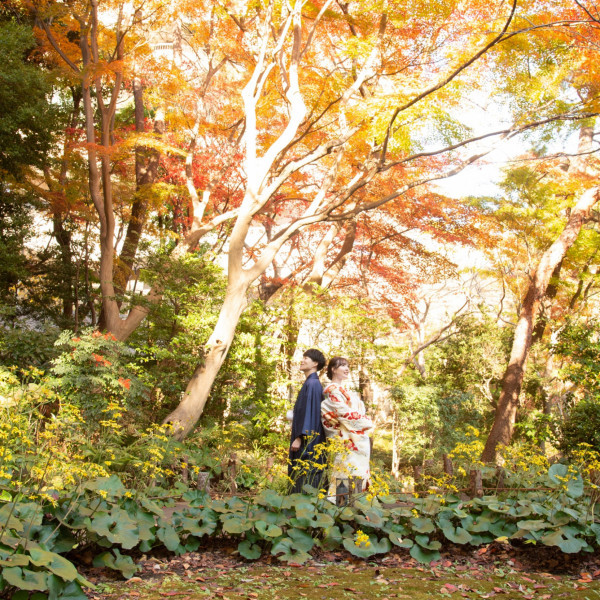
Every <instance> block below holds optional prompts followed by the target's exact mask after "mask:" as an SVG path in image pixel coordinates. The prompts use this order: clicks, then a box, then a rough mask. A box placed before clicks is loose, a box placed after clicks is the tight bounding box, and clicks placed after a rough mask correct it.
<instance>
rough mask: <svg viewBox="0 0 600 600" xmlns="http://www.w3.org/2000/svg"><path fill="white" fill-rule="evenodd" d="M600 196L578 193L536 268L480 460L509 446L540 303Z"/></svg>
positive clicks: (599, 192) (591, 192)
mask: <svg viewBox="0 0 600 600" xmlns="http://www.w3.org/2000/svg"><path fill="white" fill-rule="evenodd" d="M599 199H600V188H598V187H592V188H591V189H589V190H586V191H585V192H584V193H583V194H582V195H581V197H580V198H579V200H578V201H577V203H576V204H575V206H574V207H573V208H572V210H571V214H570V216H569V219H568V221H567V223H566V225H565V227H564V229H563V231H562V232H561V234H560V235H559V236H558V238H557V239H556V241H555V242H554V243H553V244H552V245H551V246H550V247H549V248H548V249H547V250H546V251H545V252H544V254H543V255H542V258H541V260H540V262H539V264H538V266H537V268H536V270H535V273H534V275H533V279H532V281H531V283H530V285H529V288H528V290H527V294H526V296H525V298H524V299H523V303H522V307H521V311H520V313H519V319H518V321H517V326H516V328H515V333H514V338H513V343H512V350H511V354H510V358H509V361H508V366H507V367H506V371H505V372H504V376H503V378H502V392H501V393H500V398H499V400H498V405H497V408H496V414H495V417H494V423H493V424H492V429H491V430H490V433H489V435H488V438H487V440H486V444H485V447H484V449H483V453H482V455H481V460H483V461H487V462H491V461H493V460H495V458H496V447H497V446H498V444H503V445H508V443H509V442H510V440H511V438H512V434H513V429H514V424H515V419H516V414H517V408H518V405H519V394H520V392H521V385H522V383H523V375H524V372H525V363H526V361H527V356H528V354H529V349H530V347H531V341H532V335H533V327H534V324H535V319H536V317H537V315H538V311H539V307H540V303H541V301H542V299H543V298H544V296H545V294H546V291H547V288H548V284H549V282H550V277H551V276H552V273H553V272H554V270H555V269H556V268H557V266H558V265H559V264H560V263H561V261H562V260H563V259H564V257H565V255H566V253H567V251H568V250H569V248H570V247H571V246H572V245H573V243H574V242H575V240H576V239H577V236H578V235H579V232H580V230H581V228H582V227H583V225H584V224H585V223H586V221H587V220H589V218H590V213H591V210H592V208H593V207H594V205H595V204H596V203H597V202H598V200H599Z"/></svg>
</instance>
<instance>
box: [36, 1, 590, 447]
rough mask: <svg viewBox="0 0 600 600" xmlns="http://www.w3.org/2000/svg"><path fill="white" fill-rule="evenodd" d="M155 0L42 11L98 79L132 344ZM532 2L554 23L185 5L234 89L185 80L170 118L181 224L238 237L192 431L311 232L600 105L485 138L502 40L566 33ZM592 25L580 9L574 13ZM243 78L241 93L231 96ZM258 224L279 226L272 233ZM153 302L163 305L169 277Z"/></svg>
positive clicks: (192, 232) (187, 239)
mask: <svg viewBox="0 0 600 600" xmlns="http://www.w3.org/2000/svg"><path fill="white" fill-rule="evenodd" d="M153 6H154V5H153V4H151V3H144V6H143V7H142V5H141V4H140V5H139V6H134V7H133V9H134V10H133V11H132V10H129V9H130V8H132V7H130V6H129V5H126V4H125V3H121V2H107V3H105V4H103V5H102V7H103V8H107V9H112V10H113V12H112V13H109V12H107V13H105V15H106V16H108V15H110V14H112V15H114V16H115V18H114V26H113V27H112V28H110V27H108V21H106V16H105V21H106V22H104V21H103V20H102V19H101V18H100V17H101V15H100V12H99V2H98V1H97V0H89V2H88V1H83V0H81V1H80V2H76V3H71V4H70V5H69V7H68V10H67V7H66V5H63V4H62V3H55V2H45V3H43V4H42V5H41V6H37V7H35V10H36V11H37V12H36V14H37V15H38V18H39V23H40V25H41V26H42V28H43V29H44V32H45V36H46V39H47V41H48V42H49V46H48V48H49V51H50V50H52V51H53V52H54V53H56V54H58V55H59V56H60V57H61V60H62V61H63V63H64V64H66V65H68V67H69V69H70V72H71V73H72V76H73V77H75V78H76V79H78V80H79V81H81V85H82V90H83V92H82V97H83V105H84V113H85V124H86V136H87V145H86V153H87V159H88V165H89V184H90V185H89V188H90V196H91V198H92V201H93V203H94V206H95V208H96V211H97V215H98V220H99V223H100V249H101V260H100V286H101V292H102V299H103V313H104V323H105V325H106V327H107V329H108V330H109V331H111V332H113V333H114V334H115V335H116V336H117V337H118V338H120V339H125V338H126V337H127V336H128V335H130V333H131V332H132V331H133V330H134V329H135V327H137V325H138V324H139V323H140V322H141V320H142V319H143V318H144V316H145V315H146V314H147V308H146V307H144V306H141V305H134V306H133V307H132V309H131V310H130V312H129V314H128V316H127V317H126V318H125V319H122V318H121V315H120V310H121V307H120V306H119V302H118V298H117V289H116V287H115V281H114V262H115V261H114V258H115V248H114V234H115V214H114V204H115V202H116V200H117V198H116V196H115V189H116V187H115V185H114V178H115V173H114V171H113V170H112V168H111V167H112V166H113V157H114V155H115V152H114V151H115V145H114V144H113V140H112V136H113V133H114V117H115V110H116V102H117V99H118V97H119V94H120V93H121V91H122V85H123V82H124V80H125V65H127V64H128V62H127V58H128V48H129V47H128V46H127V41H128V40H131V39H135V34H136V31H139V29H138V26H139V23H140V21H141V18H142V17H141V16H140V15H142V16H143V15H147V14H148V11H151V10H152V9H153ZM142 8H143V11H142ZM155 8H156V9H157V10H159V9H160V11H161V13H160V14H161V18H164V17H165V16H166V15H167V13H166V12H165V11H166V9H165V7H164V5H162V4H160V3H158V4H157V5H156V7H155ZM138 9H139V10H138ZM525 9H526V10H529V9H531V11H532V13H535V14H534V16H535V20H536V22H538V23H539V24H537V25H535V26H533V27H531V26H530V24H529V22H528V21H527V20H526V18H527V17H528V15H527V14H526V13H525V12H524V13H523V21H518V19H517V21H518V23H521V22H522V23H525V25H524V26H523V27H522V28H521V29H519V24H518V23H517V21H515V16H516V15H517V6H516V3H514V4H513V5H512V7H511V8H507V9H506V11H505V15H504V16H503V17H502V18H500V19H499V18H498V17H497V15H496V9H495V7H491V6H488V5H485V4H483V5H479V4H478V3H472V4H469V5H467V6H465V5H464V4H462V3H456V5H452V6H450V5H444V6H441V5H439V6H438V5H435V6H432V5H431V4H430V3H424V4H423V6H419V5H411V7H410V10H409V11H408V12H407V10H406V9H405V7H402V6H398V5H396V4H388V3H385V2H379V1H378V2H375V3H373V2H362V1H361V2H355V3H352V4H346V3H343V2H338V3H334V2H333V0H326V1H325V2H322V3H319V4H317V3H315V4H310V5H306V6H303V5H302V4H301V3H300V2H289V3H283V4H281V5H279V4H277V3H274V2H267V3H265V5H262V4H259V5H256V4H255V3H251V4H249V5H248V6H244V5H241V4H239V5H238V6H237V7H236V8H232V7H229V6H228V5H221V4H215V3H207V4H203V3H186V2H182V3H181V4H177V5H176V6H175V5H174V6H173V8H170V10H180V11H181V13H182V14H183V15H184V14H186V12H187V13H189V14H190V15H192V18H193V19H194V20H195V21H194V22H195V23H205V24H207V25H206V26H199V27H198V28H197V29H196V30H194V28H193V27H192V28H190V31H191V36H190V47H192V48H200V47H202V43H200V42H203V43H204V46H208V50H206V51H205V53H204V54H200V53H198V60H197V61H196V65H197V69H196V70H197V72H203V73H205V77H204V79H203V82H208V83H209V84H210V85H211V86H213V83H214V82H217V83H218V84H219V86H220V87H216V86H214V87H212V89H213V90H219V91H220V94H221V95H224V94H225V90H229V94H228V97H227V102H219V100H220V99H221V98H220V97H219V94H218V93H217V98H216V99H215V98H210V97H209V95H207V94H206V93H205V92H206V90H205V89H204V87H203V85H200V86H199V87H197V88H196V89H195V90H193V89H192V88H193V86H190V87H189V88H186V89H189V91H190V94H189V95H188V97H187V100H186V97H185V94H184V95H183V97H182V98H181V101H180V103H179V106H178V111H179V112H178V117H177V118H175V116H174V117H173V118H172V120H171V123H172V124H173V126H174V127H175V128H178V130H179V132H183V131H185V134H184V135H181V136H180V137H181V139H182V141H185V142H186V143H187V147H188V150H187V152H185V153H184V154H185V160H186V183H187V184H188V185H187V189H188V193H189V208H188V213H187V215H188V222H189V227H188V228H187V229H186V230H185V231H183V232H181V233H180V235H179V239H178V242H177V246H176V248H175V249H174V251H173V252H174V255H175V256H178V255H182V254H185V253H186V252H188V251H193V250H194V248H195V246H196V244H197V243H198V242H199V240H201V239H202V238H203V236H205V235H206V234H208V233H213V234H215V235H217V236H221V239H222V242H223V245H226V247H227V253H228V271H227V274H228V286H227V291H226V294H225V298H224V302H223V306H222V309H221V313H220V316H219V319H218V321H217V324H216V326H215V329H214V331H213V332H212V334H211V336H210V337H209V340H208V341H207V343H206V345H205V346H204V348H203V353H202V354H203V357H202V363H201V365H200V366H199V367H198V369H197V370H196V372H195V374H194V376H193V378H192V379H191V381H190V383H189V385H188V387H187V390H186V394H185V395H184V398H183V400H182V403H181V404H180V406H179V407H178V408H177V409H176V410H175V411H174V412H173V413H172V414H171V415H170V416H169V417H168V419H167V420H168V421H170V422H172V423H173V424H174V425H175V429H176V430H177V432H178V433H177V435H178V436H179V437H183V436H184V435H185V434H186V433H187V432H189V431H190V430H191V428H192V427H193V426H194V424H195V422H196V421H197V419H198V417H199V415H200V414H201V413H202V410H203V408H204V405H205V403H206V401H207V398H208V395H209V391H210V387H211V385H212V383H213V381H214V379H215V377H216V374H217V372H218V370H219V368H220V367H221V365H222V363H223V361H224V359H225V356H226V355H227V351H228V349H229V347H230V345H231V343H232V340H233V336H234V332H235V327H236V324H237V322H238V321H239V318H240V315H241V313H242V311H243V310H244V308H245V306H246V304H247V298H246V295H247V292H248V290H249V289H250V286H251V285H252V284H253V283H254V282H255V281H256V280H257V279H258V278H260V277H261V275H262V274H263V273H265V271H266V270H267V269H268V268H269V267H270V265H271V264H272V263H273V260H274V258H275V257H276V255H277V254H278V252H280V251H282V250H283V249H284V248H290V246H291V245H293V243H294V239H295V237H296V236H297V235H298V234H299V232H300V231H301V230H302V229H305V228H312V227H314V226H316V227H319V223H325V222H327V223H330V224H333V225H335V229H334V231H335V230H338V231H339V232H340V233H342V232H343V235H344V236H346V237H347V238H348V240H349V242H350V241H351V238H352V236H353V233H352V230H353V227H354V225H353V222H356V220H357V218H358V217H359V215H361V214H363V213H365V212H370V211H374V210H376V209H378V208H380V207H382V206H384V205H386V204H388V205H389V204H391V203H393V202H394V201H395V200H396V199H398V198H401V197H403V196H404V197H410V195H411V194H412V192H413V190H416V189H418V188H420V189H422V190H425V189H426V186H427V185H428V184H429V183H431V182H432V181H435V180H436V179H439V178H441V177H445V176H448V175H450V174H452V173H455V172H456V171H457V170H460V169H461V168H463V167H464V166H466V165H468V164H470V163H472V162H473V161H475V160H476V159H477V158H478V157H479V156H480V154H481V153H480V152H479V153H475V154H472V155H468V154H467V155H465V154H464V153H461V151H462V150H463V149H464V148H466V147H467V146H468V145H469V144H471V143H473V142H475V141H477V140H481V139H487V138H491V137H494V136H505V137H510V136H513V135H516V133H518V132H519V131H525V130H529V129H531V128H532V127H534V126H537V125H539V124H542V123H546V122H548V121H553V120H572V119H579V118H581V117H582V116H587V115H589V114H590V111H591V109H590V108H589V106H588V104H587V103H586V102H585V101H577V102H575V103H570V104H566V103H563V104H561V105H560V107H559V108H560V110H559V109H558V108H556V109H555V108H552V109H550V108H549V107H547V106H546V107H545V108H542V109H541V110H537V111H536V112H537V114H536V116H535V117H534V116H531V115H530V116H529V118H527V119H521V120H520V121H519V122H518V123H517V124H513V125H510V126H499V127H498V128H497V129H496V130H493V131H490V130H488V131H486V132H483V133H478V134H475V133H471V132H470V131H469V130H468V128H467V127H466V126H465V125H464V124H463V123H461V121H460V119H459V118H456V117H453V116H452V112H453V111H456V110H460V107H461V106H462V97H463V96H462V92H463V90H464V91H465V92H472V91H473V90H474V89H477V88H478V87H481V86H482V85H485V84H486V83H487V81H486V78H485V77H483V76H482V74H483V73H485V69H489V68H490V67H493V66H494V65H493V60H494V59H493V57H491V53H492V51H493V50H494V49H495V48H496V47H497V46H498V45H499V44H501V43H504V42H507V41H510V40H512V39H514V38H516V37H517V35H518V34H520V33H523V34H525V33H528V34H531V32H532V31H533V32H534V34H535V33H536V32H538V31H541V32H542V33H544V34H545V33H546V31H545V29H546V28H550V31H552V28H551V26H553V25H554V24H556V20H555V18H554V16H553V15H548V14H545V13H544V12H543V10H544V9H545V6H543V7H542V8H540V7H539V5H537V4H534V5H532V6H531V7H525ZM140 11H141V12H140ZM144 11H145V12H144ZM536 11H537V12H536ZM226 16H227V17H228V18H226ZM560 17H562V15H560ZM519 18H520V16H519ZM585 20H586V19H582V18H579V19H575V18H570V19H569V21H568V24H569V25H578V24H581V23H584V21H585ZM558 22H559V23H561V22H562V21H558ZM465 23H467V24H468V25H467V26H466V29H465ZM490 24H492V26H490ZM494 26H495V27H496V29H495V30H494ZM65 32H67V33H68V34H69V35H70V36H71V38H72V39H75V40H77V45H76V44H73V43H71V42H70V41H69V35H65ZM540 38H542V39H543V38H544V35H542V34H540ZM226 40H228V41H226ZM233 40H235V41H233ZM207 57H208V58H207ZM487 57H489V59H488V58H487ZM213 58H214V62H213ZM486 61H487V62H486ZM198 65H204V67H203V68H202V69H201V68H200V67H199V66H198ZM223 65H227V68H225V67H224V66H223ZM215 73H218V76H215ZM232 89H234V90H241V93H240V94H239V95H238V94H231V93H230V90H232ZM92 91H93V93H92ZM192 92H193V93H192ZM192 98H195V100H196V101H195V102H193V101H190V99H192ZM94 103H96V105H94ZM94 106H96V109H97V115H96V114H95V112H96V111H95V110H94ZM96 116H98V117H99V119H98V120H97V121H96V120H95V117H96ZM182 122H183V123H185V124H186V125H184V126H182V125H181V123H182ZM96 123H99V129H98V136H97V137H96V131H95V125H96ZM188 123H189V124H190V127H187V124H188ZM166 125H167V128H168V127H169V118H168V116H167V118H166ZM199 146H203V149H205V152H204V156H203V157H202V158H203V159H204V160H206V155H207V154H210V155H213V154H214V153H215V152H217V151H218V150H219V149H221V148H226V149H227V151H226V152H225V153H224V154H225V160H223V161H222V162H223V163H224V164H223V167H222V168H221V169H220V170H218V169H217V170H216V171H217V172H216V173H215V177H214V178H211V179H210V181H208V182H207V184H206V188H205V189H204V190H198V189H197V188H196V185H195V184H194V181H193V178H192V177H190V171H191V172H192V174H193V167H194V159H196V160H198V158H200V153H199V152H197V151H196V150H197V148H198V147H199ZM172 154H173V156H175V155H176V154H177V151H176V150H175V149H173V150H172ZM180 154H181V153H180ZM236 161H237V162H238V163H239V165H240V171H241V172H242V182H243V183H242V185H241V188H240V190H239V191H240V193H239V194H238V195H237V197H236V200H237V201H236V202H234V203H230V204H227V203H226V202H224V203H219V202H218V200H219V198H218V196H215V195H213V194H212V191H213V189H214V186H215V185H216V182H219V181H221V179H222V173H223V169H227V168H229V167H230V165H231V163H232V162H236ZM188 166H190V167H191V168H190V169H188ZM382 182H388V184H389V185H391V186H392V187H389V185H388V186H386V185H382ZM101 183H102V185H101ZM200 192H201V193H200ZM215 200H216V202H215ZM257 228H263V229H264V231H265V232H267V233H268V235H267V236H264V237H261V238H259V240H258V241H255V232H256V230H257ZM344 255H345V254H344ZM336 264H340V261H337V263H336ZM147 301H148V302H157V301H160V289H157V288H155V289H154V290H153V291H152V292H151V294H150V295H149V297H148V298H147Z"/></svg>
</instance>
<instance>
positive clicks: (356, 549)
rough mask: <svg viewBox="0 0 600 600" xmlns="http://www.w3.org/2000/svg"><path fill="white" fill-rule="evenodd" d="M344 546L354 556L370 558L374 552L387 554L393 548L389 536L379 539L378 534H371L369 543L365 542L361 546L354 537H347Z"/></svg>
mask: <svg viewBox="0 0 600 600" xmlns="http://www.w3.org/2000/svg"><path fill="white" fill-rule="evenodd" d="M344 548H346V550H348V552H350V554H353V555H354V556H358V557H360V558H369V557H370V556H373V555H374V554H385V553H386V552H389V551H390V550H391V548H392V545H391V544H390V540H388V539H387V538H381V540H379V539H377V536H375V535H370V536H369V542H368V545H367V544H366V543H365V542H363V543H361V544H360V545H359V546H357V545H356V542H355V541H354V537H351V538H345V539H344Z"/></svg>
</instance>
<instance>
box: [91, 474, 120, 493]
mask: <svg viewBox="0 0 600 600" xmlns="http://www.w3.org/2000/svg"><path fill="white" fill-rule="evenodd" d="M83 487H84V488H85V489H87V490H91V491H100V490H101V491H104V492H106V493H107V494H108V495H109V496H113V497H115V496H116V497H118V498H120V497H121V496H122V495H123V494H124V493H125V492H126V491H127V490H126V489H125V486H124V485H123V484H122V483H121V480H120V479H119V478H118V477H117V476H116V475H111V476H110V477H99V478H98V479H95V480H94V481H88V482H87V483H85V484H84V486H83Z"/></svg>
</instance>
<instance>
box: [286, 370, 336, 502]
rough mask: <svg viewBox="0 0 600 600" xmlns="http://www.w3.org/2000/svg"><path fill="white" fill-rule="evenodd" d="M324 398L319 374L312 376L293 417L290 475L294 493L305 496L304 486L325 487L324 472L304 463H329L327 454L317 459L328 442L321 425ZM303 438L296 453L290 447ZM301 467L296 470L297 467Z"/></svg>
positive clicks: (304, 388) (298, 399)
mask: <svg viewBox="0 0 600 600" xmlns="http://www.w3.org/2000/svg"><path fill="white" fill-rule="evenodd" d="M322 398H323V387H322V386H321V382H320V381H319V377H318V375H317V374H316V373H311V374H310V375H309V376H308V377H307V378H306V381H305V382H304V384H303V386H302V388H301V389H300V393H299V394H298V398H297V400H296V404H295V405H294V417H293V419H292V437H291V440H290V452H289V459H290V464H289V466H288V475H289V476H290V478H291V479H292V480H293V481H294V484H293V486H292V489H291V492H292V493H294V492H298V493H302V486H303V485H304V484H305V483H308V484H310V485H312V486H313V487H316V488H319V487H322V486H323V485H325V472H324V469H319V468H318V467H308V465H306V464H305V463H303V462H299V461H309V462H314V463H318V464H324V463H326V462H327V457H326V456H325V452H322V454H321V456H320V457H319V458H316V457H315V456H314V447H315V446H316V445H317V444H321V443H323V442H325V431H324V429H323V424H322V423H321V399H322ZM297 437H301V438H302V445H301V446H300V449H299V450H297V451H296V452H294V451H293V450H292V449H291V443H292V442H293V441H294V440H295V439H296V438H297ZM295 466H296V467H298V468H297V469H294V467H295Z"/></svg>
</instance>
